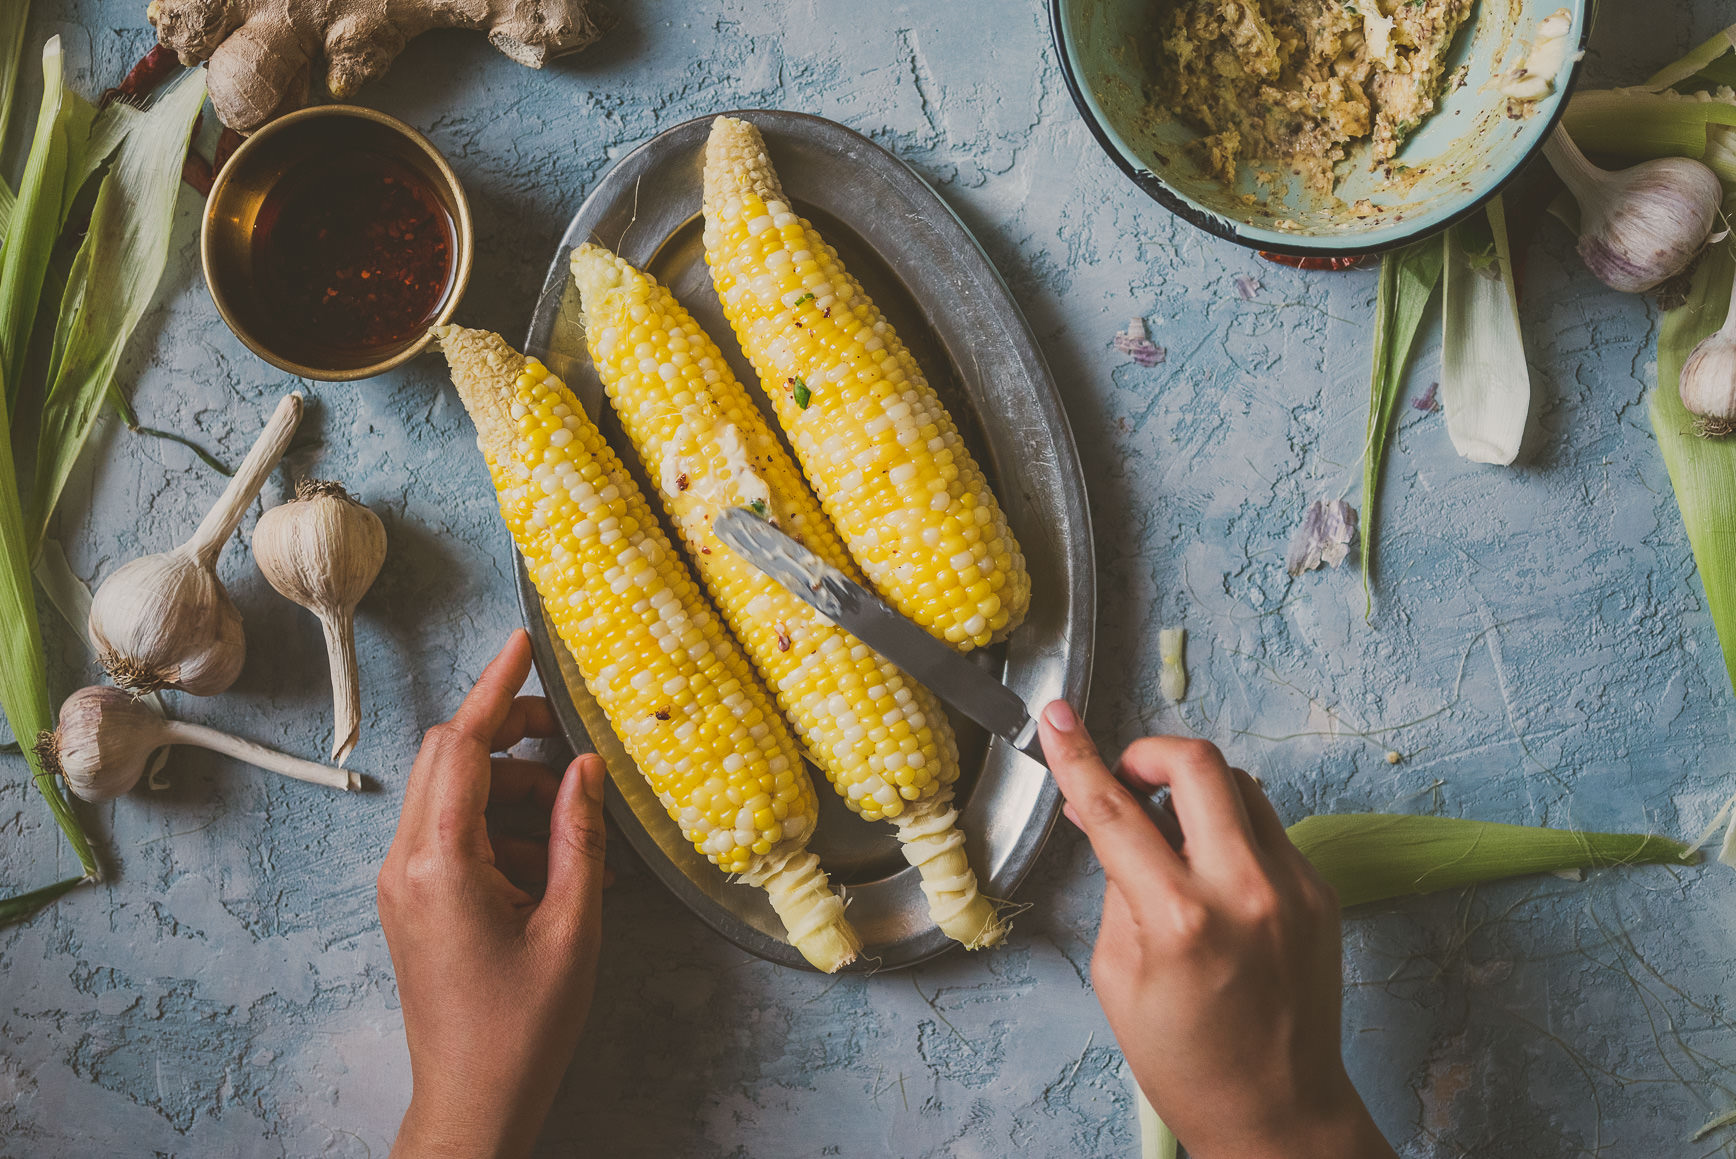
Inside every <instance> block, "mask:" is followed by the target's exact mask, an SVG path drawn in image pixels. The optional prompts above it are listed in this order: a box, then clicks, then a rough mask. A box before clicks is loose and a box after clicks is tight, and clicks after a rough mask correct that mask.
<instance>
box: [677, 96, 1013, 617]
mask: <svg viewBox="0 0 1736 1159" xmlns="http://www.w3.org/2000/svg"><path fill="white" fill-rule="evenodd" d="M742 129H746V132H745V133H743V132H741V130H742ZM705 186H706V188H705V211H706V221H705V244H706V260H707V261H708V262H709V263H710V265H711V270H712V279H713V282H714V284H715V286H716V288H717V292H718V296H719V298H720V299H721V300H722V302H723V306H724V312H725V314H726V315H727V316H728V318H729V320H730V324H731V325H732V326H733V327H734V328H735V332H736V336H737V338H738V340H739V341H740V342H741V345H742V347H743V349H744V350H746V352H747V354H748V356H749V358H750V359H751V360H752V361H753V364H754V368H755V370H756V371H757V372H758V373H759V376H760V380H761V383H762V385H763V386H764V388H765V389H766V391H767V393H768V394H769V395H770V397H771V399H772V402H773V404H774V406H775V409H776V411H777V415H778V419H779V421H780V422H781V423H782V424H783V427H784V430H785V431H786V432H788V434H789V436H790V441H791V444H792V445H793V446H794V448H795V450H796V455H797V457H798V458H799V459H800V460H801V463H802V467H803V470H804V471H805V472H806V474H807V477H808V479H809V481H810V482H811V483H812V484H813V485H814V490H815V491H816V492H817V493H818V494H819V497H820V501H821V503H822V504H823V505H824V507H825V511H826V513H827V514H828V515H830V516H831V517H832V519H833V521H834V522H835V523H836V524H837V527H838V530H839V532H840V533H842V535H843V537H844V540H845V542H846V543H847V544H848V545H849V548H850V551H851V553H852V554H853V555H854V556H855V558H856V560H857V561H858V562H859V563H860V564H861V565H862V569H863V571H865V572H866V573H867V575H868V577H869V578H870V580H871V581H872V582H873V583H874V585H875V586H876V587H878V588H879V589H880V591H881V592H882V593H883V594H884V595H885V596H886V597H887V599H888V600H889V601H890V602H891V603H892V604H893V605H894V606H896V607H897V608H898V610H899V611H901V612H903V613H904V614H905V615H907V616H909V617H910V618H911V619H913V620H915V621H916V622H918V623H920V624H922V625H923V626H924V627H926V628H928V629H929V630H930V631H932V632H934V633H935V634H936V635H939V636H941V637H943V638H944V639H946V640H947V641H949V642H950V643H952V644H953V645H954V646H956V647H959V648H963V649H968V648H972V647H977V646H981V645H984V644H988V643H990V642H991V641H993V640H997V639H1001V638H1004V637H1005V635H1006V634H1007V633H1008V632H1009V631H1011V629H1012V628H1013V627H1015V626H1016V625H1017V624H1018V623H1019V621H1020V620H1021V619H1022V618H1023V616H1024V614H1025V612H1026V610H1027V608H1028V607H1029V603H1030V577H1029V573H1028V572H1027V571H1026V568H1025V561H1024V556H1023V555H1022V554H1021V552H1020V550H1019V546H1018V543H1017V541H1016V540H1015V539H1014V537H1013V535H1012V532H1011V530H1010V528H1009V527H1008V525H1007V522H1006V517H1005V515H1004V514H1003V512H1002V511H1001V508H1000V505H999V503H998V502H997V501H996V500H995V497H994V495H993V494H992V492H991V491H990V490H989V487H988V483H987V480H986V478H985V477H984V475H983V473H982V470H981V468H980V467H979V466H978V465H977V463H976V461H975V459H974V458H973V457H972V455H971V453H970V451H969V449H968V448H967V447H966V446H965V444H964V441H963V439H962V438H961V437H960V435H959V433H958V430H957V428H956V427H955V426H954V424H953V421H952V418H951V416H950V415H949V414H948V413H947V412H946V408H945V407H944V406H943V405H942V404H941V402H940V400H939V398H938V397H937V396H936V395H935V393H934V391H933V389H932V388H931V387H930V386H929V385H928V382H927V381H926V379H925V378H924V377H923V375H922V372H921V370H920V368H919V367H918V366H917V365H916V361H915V359H914V358H912V357H911V355H910V353H909V351H908V350H907V349H906V348H905V347H904V345H903V343H902V342H901V341H900V340H899V338H898V336H897V334H896V333H895V332H894V331H893V329H892V327H891V325H890V324H889V323H887V321H886V320H885V319H884V318H883V317H882V316H881V314H880V311H879V310H878V309H877V308H876V307H875V306H874V304H873V302H872V301H871V300H870V299H869V298H868V296H867V295H866V294H865V293H864V292H863V291H862V288H861V286H860V285H859V284H858V283H857V282H856V280H855V279H854V278H853V277H851V276H850V274H849V273H848V272H846V271H845V269H844V267H843V265H842V263H841V262H840V261H839V259H838V254H837V251H836V250H834V249H833V248H832V247H830V246H828V245H826V244H825V242H824V241H823V240H822V239H821V237H820V236H819V234H818V233H817V231H815V230H814V228H813V227H812V226H811V225H810V224H809V223H808V222H807V221H805V220H803V219H802V218H800V217H798V216H797V215H796V214H795V213H794V212H792V211H791V209H790V207H789V205H788V204H786V203H785V202H783V201H782V200H778V199H776V197H775V196H774V198H773V199H772V200H769V201H768V200H766V199H765V198H764V197H762V196H761V193H760V192H758V191H756V188H757V189H759V190H764V189H767V188H771V189H775V188H776V177H775V174H772V173H771V171H770V164H769V162H768V161H767V160H766V157H765V155H764V152H763V143H762V142H761V141H760V138H759V135H758V133H757V132H755V131H753V130H752V129H751V127H749V126H744V125H743V124H742V123H741V122H735V121H731V120H729V119H728V118H719V120H718V122H716V123H715V124H714V127H713V131H712V139H711V142H710V144H709V145H708V149H707V160H706V183H705ZM798 386H799V387H800V388H801V389H802V390H805V391H806V393H807V396H808V397H807V405H806V406H802V405H800V403H799V402H798V401H797V394H798Z"/></svg>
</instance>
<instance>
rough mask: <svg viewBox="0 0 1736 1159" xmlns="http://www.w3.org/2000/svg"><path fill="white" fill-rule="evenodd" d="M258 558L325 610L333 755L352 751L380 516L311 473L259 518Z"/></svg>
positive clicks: (286, 591)
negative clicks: (362, 606) (361, 626)
mask: <svg viewBox="0 0 1736 1159" xmlns="http://www.w3.org/2000/svg"><path fill="white" fill-rule="evenodd" d="M253 558H254V560H255V562H257V563H258V564H259V570H260V571H261V572H262V573H264V575H265V578H266V581H267V582H268V583H270V584H271V586H272V587H273V588H275V589H277V592H278V594H280V595H282V596H283V597H285V598H286V599H290V600H293V601H295V602H296V603H298V604H300V605H301V606H302V607H304V608H306V609H308V610H309V611H311V612H312V613H314V615H316V616H318V617H319V620H320V625H321V626H322V627H323V628H324V630H325V642H326V655H327V657H328V658H329V660H330V662H331V674H332V760H334V761H336V762H337V763H338V764H340V765H341V764H343V763H344V762H345V761H346V760H348V759H349V756H350V753H351V751H353V750H354V749H355V747H356V741H357V740H358V739H359V738H360V735H361V719H362V699H361V688H360V686H359V683H358V679H357V673H356V617H355V611H356V604H357V603H358V602H359V601H360V600H361V598H362V596H363V595H364V594H365V593H366V592H367V590H368V588H369V587H370V586H371V585H372V584H373V582H374V577H376V576H378V575H379V574H380V567H381V565H382V564H384V563H385V560H386V529H385V526H384V525H383V524H381V522H380V517H379V516H378V515H375V514H374V513H373V512H372V511H369V510H368V509H367V508H366V507H364V506H363V505H362V504H361V503H359V502H357V501H356V500H355V498H354V497H352V496H351V495H350V493H349V492H348V491H345V490H344V488H343V485H342V484H340V483H334V482H330V481H327V480H322V479H303V480H302V481H301V482H300V483H297V484H296V488H295V498H294V499H291V500H290V501H289V502H288V503H284V504H280V505H279V506H277V507H273V508H272V509H271V510H269V511H267V512H266V513H265V514H264V515H262V516H260V518H259V525H258V527H256V528H255V529H254V532H253Z"/></svg>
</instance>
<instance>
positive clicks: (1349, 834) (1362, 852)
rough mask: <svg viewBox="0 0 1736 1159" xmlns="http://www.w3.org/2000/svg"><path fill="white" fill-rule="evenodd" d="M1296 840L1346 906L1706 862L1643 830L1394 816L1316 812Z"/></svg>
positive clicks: (1295, 831)
mask: <svg viewBox="0 0 1736 1159" xmlns="http://www.w3.org/2000/svg"><path fill="white" fill-rule="evenodd" d="M1290 840H1292V841H1294V842H1295V843H1296V847H1297V848H1298V849H1300V850H1301V851H1302V853H1303V855H1304V856H1306V857H1307V858H1308V860H1309V861H1310V862H1312V863H1313V865H1314V868H1315V869H1317V870H1319V872H1320V875H1321V876H1322V877H1324V878H1325V879H1326V880H1327V881H1329V882H1331V883H1332V887H1333V888H1334V889H1336V890H1337V891H1338V901H1339V904H1341V905H1344V906H1354V905H1366V904H1368V903H1369V902H1375V901H1385V900H1387V899H1389V898H1395V897H1408V896H1411V895H1413V894H1421V893H1433V892H1435V891H1437V890H1443V889H1457V888H1459V887H1461V886H1466V885H1475V884H1477V883H1479V882H1485V881H1497V880H1500V879H1502V878H1508V877H1527V876H1530V875H1533V874H1538V873H1557V872H1560V871H1562V870H1568V869H1603V868H1608V867H1611V866H1617V865H1693V864H1694V863H1695V862H1696V861H1697V860H1698V859H1699V858H1698V855H1697V854H1696V853H1695V852H1694V851H1693V850H1691V849H1689V848H1688V847H1687V846H1686V845H1684V844H1682V843H1681V842H1680V841H1673V840H1671V839H1670V838H1668V837H1657V836H1652V835H1649V834H1643V833H1580V832H1576V831H1574V830H1571V829H1544V828H1539V827H1536V826H1531V825H1502V824H1499V823H1497V822H1493V821H1467V820H1464V819H1462V818H1457V817H1422V816H1412V815H1409V814H1391V813H1340V814H1322V815H1319V816H1315V817H1308V818H1305V819H1303V820H1301V821H1298V822H1297V823H1296V824H1294V825H1292V826H1290Z"/></svg>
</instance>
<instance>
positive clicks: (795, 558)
mask: <svg viewBox="0 0 1736 1159" xmlns="http://www.w3.org/2000/svg"><path fill="white" fill-rule="evenodd" d="M712 529H713V530H714V531H716V532H717V537H718V538H719V539H721V540H722V541H723V542H724V544H725V545H726V546H728V547H729V548H730V550H732V551H734V552H735V553H736V554H737V555H740V556H741V557H742V558H743V559H745V560H747V561H748V562H749V563H751V564H753V565H754V566H755V567H757V568H759V569H760V570H761V571H763V572H765V573H766V574H767V575H769V576H770V577H772V578H773V579H774V580H777V581H778V583H780V584H782V585H783V586H784V587H785V588H786V589H788V590H789V592H790V594H792V595H794V596H795V597H796V598H797V599H799V600H801V601H802V602H804V603H806V604H807V605H808V606H810V607H812V608H813V609H814V610H815V611H817V612H819V613H820V614H821V615H822V616H825V617H826V618H827V619H828V620H831V621H832V622H833V623H835V624H838V625H839V626H840V627H842V628H844V629H845V630H846V631H848V632H849V633H850V634H851V635H853V636H855V637H856V638H857V639H858V640H861V641H862V642H863V643H864V644H866V645H868V646H869V647H870V648H872V649H874V650H875V651H876V652H878V653H880V654H881V655H882V656H884V657H886V658H887V659H888V660H890V661H892V662H893V663H894V664H896V665H898V667H900V668H902V669H903V670H904V671H905V672H907V673H909V674H910V676H911V678H912V679H914V680H916V681H918V682H920V683H921V684H923V685H925V686H926V687H927V688H928V689H929V690H930V691H931V692H933V693H934V694H935V695H936V696H938V697H940V698H941V699H942V700H944V701H946V702H947V703H948V704H950V705H952V706H953V707H954V708H956V709H958V710H959V711H960V712H962V713H964V714H965V715H966V716H968V717H970V718H971V719H972V720H974V721H976V722H977V723H978V724H980V725H982V726H983V727H984V728H986V729H988V730H989V731H990V732H992V733H994V734H995V735H996V736H999V737H1004V738H1005V739H1006V740H1008V741H1009V742H1011V743H1012V745H1013V747H1014V748H1016V749H1018V750H1019V751H1020V752H1022V753H1024V754H1025V755H1026V756H1028V757H1030V758H1031V759H1032V760H1034V761H1036V762H1037V763H1038V764H1042V765H1044V767H1047V762H1045V761H1044V760H1043V750H1042V747H1041V746H1040V745H1039V744H1038V742H1037V722H1036V721H1035V720H1033V719H1032V718H1031V713H1030V710H1029V709H1028V708H1026V707H1025V702H1024V701H1023V700H1021V699H1019V696H1018V694H1017V693H1016V692H1014V691H1013V690H1012V689H1010V688H1008V687H1007V686H1006V685H1005V684H1002V683H1001V682H1000V681H999V680H996V679H995V678H994V677H993V676H991V675H989V674H988V673H987V672H985V671H984V670H983V669H981V668H979V667H977V666H976V665H975V664H973V663H971V662H970V661H969V660H967V659H965V657H963V656H962V655H960V654H959V653H957V652H954V651H953V650H952V649H951V648H949V647H947V645H946V644H945V643H943V642H942V641H940V640H937V639H935V638H934V637H933V636H930V635H929V634H928V633H927V632H925V631H923V630H922V629H921V628H919V627H917V626H916V625H915V624H913V623H911V622H910V621H909V620H907V619H905V618H904V617H903V616H901V615H899V614H898V613H897V612H896V611H894V610H893V609H892V608H891V607H889V606H887V605H886V603H885V602H883V601H882V600H881V599H880V597H879V596H877V595H875V594H874V593H873V592H871V591H869V590H868V589H867V588H865V587H863V586H862V585H861V584H858V583H856V582H854V581H853V580H851V579H850V578H849V577H848V576H846V575H845V574H844V573H843V572H841V571H839V570H838V569H837V568H835V567H832V566H831V565H830V564H828V563H827V562H826V561H825V560H823V559H821V558H820V557H819V556H817V555H815V554H814V553H813V552H811V551H809V550H808V549H807V548H805V547H803V546H802V545H801V544H799V543H797V542H796V541H795V540H793V539H791V538H790V537H789V536H787V535H785V534H784V533H783V532H781V531H779V530H778V529H777V528H775V527H773V526H772V525H771V524H770V523H767V522H766V521H765V520H764V519H761V518H760V517H759V516H758V515H755V514H754V513H753V512H752V511H749V510H747V509H745V508H740V507H734V508H730V509H729V510H727V511H725V512H724V513H723V514H721V515H719V516H718V517H717V520H716V521H715V522H714V523H713V524H712Z"/></svg>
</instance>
